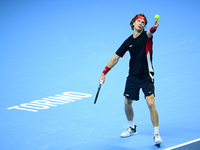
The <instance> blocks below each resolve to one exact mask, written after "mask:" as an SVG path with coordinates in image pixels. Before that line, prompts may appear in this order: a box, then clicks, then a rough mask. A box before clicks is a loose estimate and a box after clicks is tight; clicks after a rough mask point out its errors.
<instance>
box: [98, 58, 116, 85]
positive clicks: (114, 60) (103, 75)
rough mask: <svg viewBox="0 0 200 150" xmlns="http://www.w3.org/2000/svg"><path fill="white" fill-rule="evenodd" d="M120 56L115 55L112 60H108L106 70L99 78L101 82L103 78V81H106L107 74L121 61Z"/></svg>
mask: <svg viewBox="0 0 200 150" xmlns="http://www.w3.org/2000/svg"><path fill="white" fill-rule="evenodd" d="M119 58H120V57H119V56H118V55H115V56H113V57H112V58H111V60H110V61H109V62H108V64H107V66H106V67H105V69H104V71H103V72H102V74H101V76H100V78H99V83H101V81H102V80H103V83H104V82H105V75H106V74H107V73H108V71H110V69H111V68H112V67H114V66H115V65H116V64H117V62H118V61H119Z"/></svg>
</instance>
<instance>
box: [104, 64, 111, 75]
mask: <svg viewBox="0 0 200 150" xmlns="http://www.w3.org/2000/svg"><path fill="white" fill-rule="evenodd" d="M110 69H111V68H109V67H107V66H106V67H105V69H104V70H103V73H104V74H105V75H106V74H107V73H108V71H110Z"/></svg>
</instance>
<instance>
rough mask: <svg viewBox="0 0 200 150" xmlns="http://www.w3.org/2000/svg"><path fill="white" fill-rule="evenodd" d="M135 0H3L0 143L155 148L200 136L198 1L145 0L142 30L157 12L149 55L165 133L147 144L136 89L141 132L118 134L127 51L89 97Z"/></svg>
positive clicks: (7, 147) (19, 149)
mask: <svg viewBox="0 0 200 150" xmlns="http://www.w3.org/2000/svg"><path fill="white" fill-rule="evenodd" d="M136 4H137V5H138V4H139V2H136V3H134V4H133V2H132V1H129V0H128V1H127V3H124V1H117V2H116V1H109V2H108V1H101V2H94V1H89V0H87V1H85V2H83V1H73V2H70V1H17V2H14V1H1V2H0V11H1V12H0V17H1V24H0V27H1V28H0V33H1V34H0V56H1V59H0V64H1V65H0V78H1V80H0V86H1V90H0V95H1V98H0V101H1V105H0V112H1V113H0V115H1V116H0V149H1V150H13V149H16V150H90V149H95V150H157V149H167V148H170V147H173V146H176V145H179V144H182V143H186V142H189V141H192V140H195V139H199V138H200V119H199V114H200V109H199V106H200V100H199V97H200V94H199V89H200V70H199V68H200V63H199V60H200V51H199V49H200V43H199V42H198V41H199V40H198V39H199V35H200V31H199V29H198V27H197V25H198V24H199V20H197V19H191V18H189V17H190V16H193V18H198V15H197V14H199V2H197V1H190V2H185V3H182V1H180V2H179V1H176V2H174V1H168V2H165V3H164V4H163V2H162V4H161V3H159V2H157V5H156V6H154V5H153V4H152V3H150V2H145V4H144V9H143V10H144V12H143V13H144V14H146V15H147V18H148V26H147V28H146V30H148V29H149V28H150V27H151V26H152V25H153V23H154V20H155V19H154V15H155V14H157V13H159V15H160V16H161V17H160V19H159V21H160V23H161V26H160V27H159V29H158V30H157V31H156V33H155V35H154V45H153V50H154V54H153V64H154V70H155V87H156V97H155V101H156V107H157V110H158V113H159V121H160V135H161V137H162V140H163V142H164V143H163V144H162V145H161V146H160V147H156V146H154V143H153V131H154V130H153V126H152V124H151V121H150V113H149V110H148V107H147V104H146V101H145V99H144V96H143V93H142V92H141V93H140V100H139V101H138V102H134V103H133V108H134V112H135V118H134V123H135V124H136V125H137V132H138V134H137V135H136V136H132V137H129V138H120V134H121V133H122V132H123V131H125V130H126V128H125V127H124V125H125V124H127V121H126V116H125V113H124V97H123V91H124V86H125V81H126V76H127V73H128V64H129V54H128V53H127V54H126V55H125V56H124V58H122V59H120V60H119V62H118V64H117V65H116V66H115V67H114V68H113V69H112V70H111V71H110V72H109V73H108V74H107V75H106V82H105V83H104V84H103V85H102V87H101V91H100V94H99V97H98V100H97V103H96V104H95V105H94V98H95V94H96V92H97V88H98V78H99V76H100V75H101V72H102V71H103V69H104V68H105V66H106V64H107V62H108V61H109V60H110V59H111V57H112V56H114V54H115V51H116V50H117V49H118V47H119V46H120V45H121V44H122V42H123V41H124V40H125V39H126V38H127V37H128V36H130V35H131V34H132V31H131V28H130V26H129V22H130V21H131V19H132V17H134V15H135V14H137V13H140V12H141V10H140V9H139V8H138V7H137V8H135V9H134V11H132V12H131V13H130V10H132V6H133V5H136ZM111 6H112V7H111ZM176 6H179V8H177V7H176ZM154 7H156V8H157V9H156V10H155V9H153V10H152V9H149V8H154ZM169 7H170V11H169V9H167V8H169ZM177 9H178V11H177ZM185 10H187V12H185ZM175 13H176V15H177V16H179V19H177V18H176V16H174V15H172V14H175ZM171 20H173V23H172V22H171ZM189 20H190V21H192V23H191V22H189ZM191 24H192V26H191ZM188 28H189V29H188ZM191 30H192V32H190V31H191Z"/></svg>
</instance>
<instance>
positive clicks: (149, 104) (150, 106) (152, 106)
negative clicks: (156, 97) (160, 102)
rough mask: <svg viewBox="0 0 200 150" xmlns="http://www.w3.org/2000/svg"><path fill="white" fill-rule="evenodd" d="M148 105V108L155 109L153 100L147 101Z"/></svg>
mask: <svg viewBox="0 0 200 150" xmlns="http://www.w3.org/2000/svg"><path fill="white" fill-rule="evenodd" d="M148 107H149V109H150V110H154V109H156V106H155V104H154V103H153V102H149V103H148Z"/></svg>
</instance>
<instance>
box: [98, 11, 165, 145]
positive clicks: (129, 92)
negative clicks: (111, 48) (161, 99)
mask: <svg viewBox="0 0 200 150" xmlns="http://www.w3.org/2000/svg"><path fill="white" fill-rule="evenodd" d="M146 25H147V19H146V17H145V15H144V14H138V15H136V16H135V17H134V18H133V19H132V20H131V22H130V26H131V28H132V30H133V34H132V35H131V36H129V37H128V38H127V39H126V40H125V41H124V42H123V44H122V45H121V46H120V47H119V49H118V50H117V51H116V54H115V55H114V56H113V57H112V59H111V60H110V61H109V62H108V64H107V66H106V67H105V69H104V70H103V72H102V74H101V76H100V78H99V82H101V81H102V80H103V82H105V75H106V74H107V73H108V72H109V71H110V69H111V68H112V67H114V66H115V65H116V64H117V62H118V61H119V58H120V57H123V56H124V54H125V53H126V52H127V51H128V52H129V53H130V62H129V75H128V77H127V81H126V86H125V90H124V96H125V102H124V103H125V114H126V117H127V120H128V124H129V127H128V129H127V130H126V131H124V132H123V133H122V134H121V137H129V136H132V135H136V134H137V131H136V127H137V126H136V125H135V124H134V121H133V118H134V111H133V107H132V102H133V101H138V100H139V90H140V89H142V91H143V93H144V95H145V99H146V102H147V105H148V108H149V110H150V115H151V121H152V124H153V126H154V137H153V139H154V144H155V145H159V144H161V143H162V142H163V141H162V140H161V137H160V135H159V121H158V112H157V109H156V106H155V101H154V97H155V91H154V78H153V76H154V70H153V65H152V53H153V49H152V44H153V42H152V39H153V33H155V32H156V29H157V28H158V26H160V24H159V23H158V22H157V20H156V21H155V23H154V25H153V26H152V27H151V28H150V29H149V30H148V31H145V30H144V27H145V26H146Z"/></svg>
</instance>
